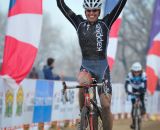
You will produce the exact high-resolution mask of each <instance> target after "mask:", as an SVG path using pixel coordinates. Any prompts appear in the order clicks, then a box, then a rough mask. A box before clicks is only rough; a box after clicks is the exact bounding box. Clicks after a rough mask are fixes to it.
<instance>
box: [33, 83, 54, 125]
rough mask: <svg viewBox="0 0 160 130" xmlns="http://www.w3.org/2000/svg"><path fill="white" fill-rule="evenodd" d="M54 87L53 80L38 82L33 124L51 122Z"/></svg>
mask: <svg viewBox="0 0 160 130" xmlns="http://www.w3.org/2000/svg"><path fill="white" fill-rule="evenodd" d="M53 85H54V84H53V81H52V80H37V83H36V93H35V98H34V111H33V123H38V122H49V121H51V115H52V97H53Z"/></svg>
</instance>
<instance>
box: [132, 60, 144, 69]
mask: <svg viewBox="0 0 160 130" xmlns="http://www.w3.org/2000/svg"><path fill="white" fill-rule="evenodd" d="M131 71H142V65H141V64H140V63H139V62H135V63H133V65H132V67H131Z"/></svg>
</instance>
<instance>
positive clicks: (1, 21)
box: [0, 12, 6, 59]
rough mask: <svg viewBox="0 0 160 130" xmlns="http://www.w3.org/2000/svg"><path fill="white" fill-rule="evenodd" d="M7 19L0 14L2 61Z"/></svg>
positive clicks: (0, 54)
mask: <svg viewBox="0 0 160 130" xmlns="http://www.w3.org/2000/svg"><path fill="white" fill-rule="evenodd" d="M5 25H6V17H5V15H4V14H2V13H1V12H0V59H2V56H3V49H4V38H5Z"/></svg>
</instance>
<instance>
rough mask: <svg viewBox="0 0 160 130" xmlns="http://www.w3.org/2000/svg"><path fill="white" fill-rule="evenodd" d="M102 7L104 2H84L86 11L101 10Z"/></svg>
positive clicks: (89, 0) (90, 0) (91, 0)
mask: <svg viewBox="0 0 160 130" xmlns="http://www.w3.org/2000/svg"><path fill="white" fill-rule="evenodd" d="M101 6H102V0H84V3H83V8H84V9H100V8H101Z"/></svg>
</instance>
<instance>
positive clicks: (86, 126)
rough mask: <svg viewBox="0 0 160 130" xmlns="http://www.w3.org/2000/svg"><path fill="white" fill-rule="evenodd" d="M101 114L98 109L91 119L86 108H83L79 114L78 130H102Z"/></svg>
mask: <svg viewBox="0 0 160 130" xmlns="http://www.w3.org/2000/svg"><path fill="white" fill-rule="evenodd" d="M101 113H102V110H101V108H98V110H95V112H94V115H93V116H92V117H91V116H90V115H89V110H88V108H86V107H83V109H82V112H81V121H80V130H103V124H102V116H101Z"/></svg>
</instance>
